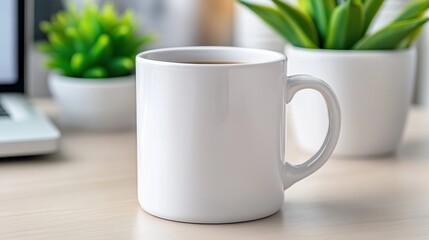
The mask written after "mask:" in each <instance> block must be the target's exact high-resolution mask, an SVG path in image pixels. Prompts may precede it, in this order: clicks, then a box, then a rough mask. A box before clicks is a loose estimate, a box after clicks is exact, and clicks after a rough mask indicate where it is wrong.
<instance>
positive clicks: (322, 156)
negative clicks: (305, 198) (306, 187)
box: [281, 75, 341, 189]
mask: <svg viewBox="0 0 429 240" xmlns="http://www.w3.org/2000/svg"><path fill="white" fill-rule="evenodd" d="M283 77H284V78H285V80H286V84H285V85H286V86H285V92H284V98H285V101H286V104H288V103H289V102H290V101H291V100H292V98H293V96H294V95H295V93H297V92H298V91H300V90H303V89H314V90H316V91H318V92H319V93H320V94H322V96H323V98H324V99H325V102H326V105H327V107H328V115H329V128H328V133H327V134H326V137H325V140H324V141H323V144H322V146H321V147H320V149H319V151H317V152H316V154H314V155H313V156H312V157H311V158H310V159H309V160H307V161H306V162H304V163H302V164H299V165H293V164H290V163H288V162H284V163H283V167H282V171H281V172H282V181H283V186H284V189H287V188H289V187H290V186H292V185H293V184H294V183H296V182H298V181H299V180H301V179H303V178H305V177H307V176H309V175H311V174H312V173H314V172H316V171H317V170H318V169H319V168H320V167H322V166H323V165H324V164H325V163H326V161H327V160H328V159H329V157H330V156H331V154H332V152H333V151H334V149H335V146H336V145H337V142H338V137H339V135H340V128H341V111H340V104H339V103H338V99H337V97H336V95H335V93H334V91H333V90H332V88H331V87H330V86H329V85H328V84H326V83H325V82H324V81H322V80H320V79H318V78H315V77H312V76H309V75H295V76H290V77H287V76H283ZM283 154H284V153H283Z"/></svg>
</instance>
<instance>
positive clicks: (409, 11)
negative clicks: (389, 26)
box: [394, 0, 429, 22]
mask: <svg viewBox="0 0 429 240" xmlns="http://www.w3.org/2000/svg"><path fill="white" fill-rule="evenodd" d="M428 8H429V0H416V1H412V2H411V3H409V4H407V5H406V6H405V8H404V10H402V12H401V13H400V14H399V15H398V16H397V17H396V18H395V20H394V21H395V22H398V21H402V20H408V19H412V18H417V17H421V16H423V15H424V13H425V12H426V10H427V9H428Z"/></svg>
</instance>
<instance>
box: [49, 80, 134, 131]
mask: <svg viewBox="0 0 429 240" xmlns="http://www.w3.org/2000/svg"><path fill="white" fill-rule="evenodd" d="M49 88H50V91H51V93H52V95H53V96H54V98H55V100H56V101H57V102H58V104H59V105H60V108H61V114H60V121H61V123H62V124H63V125H66V126H73V127H80V128H85V129H94V130H116V129H125V128H131V127H134V126H135V76H134V75H131V76H125V77H117V78H109V79H81V78H72V77H66V76H62V75H59V74H57V73H53V72H52V73H51V74H50V75H49Z"/></svg>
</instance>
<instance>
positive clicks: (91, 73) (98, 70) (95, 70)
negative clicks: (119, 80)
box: [82, 67, 108, 78]
mask: <svg viewBox="0 0 429 240" xmlns="http://www.w3.org/2000/svg"><path fill="white" fill-rule="evenodd" d="M82 76H83V77H84V78H105V77H107V76H108V74H107V71H106V69H105V68H103V67H92V68H90V69H88V70H86V71H85V72H84V73H83V75H82Z"/></svg>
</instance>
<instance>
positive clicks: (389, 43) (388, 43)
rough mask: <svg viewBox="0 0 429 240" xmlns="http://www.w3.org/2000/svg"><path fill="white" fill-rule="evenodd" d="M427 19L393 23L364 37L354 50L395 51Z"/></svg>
mask: <svg viewBox="0 0 429 240" xmlns="http://www.w3.org/2000/svg"><path fill="white" fill-rule="evenodd" d="M428 20H429V18H426V17H425V18H419V19H410V20H403V21H399V22H393V23H391V24H389V25H388V26H386V27H384V28H382V29H380V30H379V31H377V32H375V33H374V34H372V35H369V36H366V37H364V38H363V39H361V40H360V41H359V42H357V43H356V44H355V45H354V46H353V49H355V50H383V49H395V48H396V47H397V46H398V45H399V44H400V43H401V41H403V40H404V39H405V38H406V37H408V36H409V34H411V33H412V32H413V31H414V30H416V29H418V28H419V27H420V26H422V25H423V24H425V23H426V22H427V21H428Z"/></svg>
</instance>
